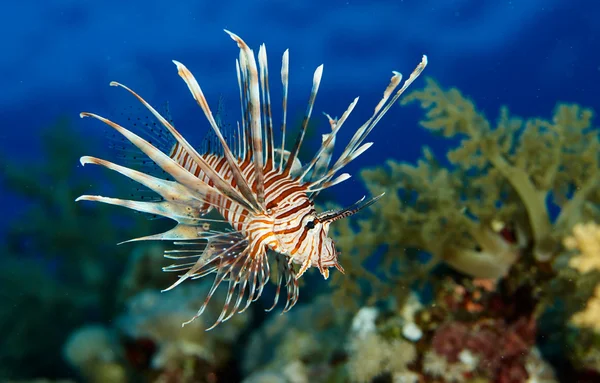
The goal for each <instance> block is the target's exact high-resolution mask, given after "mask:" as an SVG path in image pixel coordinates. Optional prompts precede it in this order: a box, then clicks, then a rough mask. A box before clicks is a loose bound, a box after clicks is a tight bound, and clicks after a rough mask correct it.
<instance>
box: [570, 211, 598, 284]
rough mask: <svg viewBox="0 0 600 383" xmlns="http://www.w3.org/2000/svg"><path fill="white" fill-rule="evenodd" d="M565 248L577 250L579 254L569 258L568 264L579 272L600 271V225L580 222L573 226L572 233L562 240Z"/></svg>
mask: <svg viewBox="0 0 600 383" xmlns="http://www.w3.org/2000/svg"><path fill="white" fill-rule="evenodd" d="M563 243H564V245H565V248H566V249H567V250H578V251H579V254H577V255H576V256H574V257H572V258H571V259H570V260H569V266H571V267H572V268H574V269H576V270H578V271H579V272H581V273H587V272H590V271H592V270H598V271H600V226H599V225H597V224H595V223H593V222H590V223H585V224H584V223H580V224H577V225H575V227H574V228H573V235H572V236H569V237H566V238H565V240H564V241H563Z"/></svg>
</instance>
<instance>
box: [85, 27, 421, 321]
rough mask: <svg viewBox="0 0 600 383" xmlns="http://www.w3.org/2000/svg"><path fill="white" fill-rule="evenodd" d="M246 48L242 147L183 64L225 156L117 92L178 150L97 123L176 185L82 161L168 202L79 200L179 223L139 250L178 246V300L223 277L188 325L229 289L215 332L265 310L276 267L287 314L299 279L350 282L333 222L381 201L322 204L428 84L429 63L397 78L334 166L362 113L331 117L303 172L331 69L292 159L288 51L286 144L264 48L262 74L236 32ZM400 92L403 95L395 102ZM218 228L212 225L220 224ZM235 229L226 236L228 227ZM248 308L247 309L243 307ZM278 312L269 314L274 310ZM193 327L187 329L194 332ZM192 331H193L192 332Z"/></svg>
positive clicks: (240, 73)
mask: <svg viewBox="0 0 600 383" xmlns="http://www.w3.org/2000/svg"><path fill="white" fill-rule="evenodd" d="M227 33H228V34H229V35H230V36H231V37H232V39H233V40H234V41H236V42H237V45H238V47H239V48H240V54H239V59H238V60H236V70H237V77H238V83H239V88H240V100H241V122H240V123H239V124H238V132H237V135H234V137H233V140H231V139H229V140H228V139H227V138H226V137H225V136H224V134H223V132H222V131H221V128H220V126H219V124H218V123H217V121H216V119H215V117H214V116H213V114H212V112H211V109H210V108H209V106H208V103H207V101H206V98H205V97H204V94H203V92H202V90H201V88H200V86H199V84H198V83H197V81H196V79H195V78H194V76H193V75H192V74H191V73H190V71H189V70H188V69H187V68H186V67H185V66H184V65H183V64H181V63H179V62H176V61H174V63H175V65H176V66H177V69H178V73H179V75H180V76H181V77H182V78H183V80H184V81H185V83H186V84H187V86H188V88H189V90H190V92H191V93H192V96H193V97H194V99H195V100H196V102H197V103H198V105H199V106H200V107H201V108H202V110H203V112H204V114H205V116H206V118H207V120H208V122H209V125H210V126H211V128H212V133H213V134H214V140H215V141H216V142H217V143H218V145H219V150H218V151H214V150H212V151H211V150H209V151H206V152H205V153H200V152H198V151H197V150H196V149H194V148H193V147H192V146H191V145H190V144H189V143H188V142H187V140H186V139H185V138H184V137H182V136H181V134H180V133H179V132H178V131H177V130H176V129H175V127H174V126H173V125H172V124H171V123H170V122H169V121H168V120H167V119H166V118H165V117H163V116H162V115H161V114H160V113H159V112H158V111H156V110H155V109H154V108H153V107H152V106H150V104H148V103H147V102H146V101H145V100H144V99H142V97H140V96H139V95H138V94H136V93H135V92H134V91H132V90H131V89H129V88H127V87H126V86H124V85H121V84H119V83H116V82H111V85H112V86H119V87H122V88H124V89H126V90H127V91H129V92H130V93H131V94H132V95H133V96H134V97H136V98H137V99H138V100H139V101H140V102H141V103H142V104H143V105H144V106H145V107H146V108H147V109H148V110H149V111H150V112H151V114H153V115H154V117H155V118H156V119H157V120H158V122H160V124H161V125H162V126H163V127H164V129H165V130H166V131H168V133H169V134H170V137H171V139H172V142H173V145H172V146H171V148H170V150H160V149H159V148H158V147H156V146H155V145H154V144H152V143H151V142H150V141H147V140H145V139H143V138H142V137H140V136H138V135H136V134H135V133H133V132H131V131H130V130H128V129H126V128H124V127H122V126H120V125H118V124H116V123H114V122H112V121H110V120H108V119H105V118H103V117H100V116H98V115H95V114H92V113H81V116H82V117H94V118H96V119H98V120H100V121H102V122H104V123H106V124H107V125H109V126H110V127H112V128H114V129H115V130H116V131H117V132H118V133H120V134H121V135H122V136H123V137H124V139H126V140H127V141H129V142H130V143H131V144H133V145H134V146H135V147H137V148H138V149H139V150H141V151H142V152H143V153H144V154H145V155H146V156H148V157H149V158H150V159H151V160H152V161H153V162H154V163H155V164H156V165H157V166H158V167H159V168H160V169H162V170H163V171H164V172H166V173H167V174H168V175H169V176H170V178H171V179H168V180H167V179H163V178H159V177H155V176H153V175H150V174H147V173H145V172H142V171H139V170H134V169H131V168H128V167H124V166H121V165H117V164H115V163H112V162H109V161H105V160H101V159H98V158H94V157H87V156H86V157H82V159H81V163H82V164H88V163H91V164H97V165H102V166H104V167H106V168H109V169H111V170H114V171H117V172H119V173H121V174H123V175H124V176H126V177H128V178H130V179H132V180H133V181H136V182H138V183H139V184H141V185H143V186H145V187H147V188H149V189H151V190H152V191H154V192H155V193H157V194H158V195H159V196H160V197H161V198H160V199H159V200H155V201H135V200H123V199H116V198H108V197H102V196H92V195H84V196H81V197H79V198H78V199H77V200H78V201H79V200H88V201H98V202H104V203H108V204H113V205H119V206H124V207H127V208H130V209H133V210H137V211H141V212H145V213H150V214H155V215H159V216H163V217H168V218H171V219H173V220H174V221H176V222H177V225H176V226H175V227H174V228H172V229H171V230H169V231H167V232H165V233H160V234H155V235H150V236H146V237H142V238H136V239H133V240H132V241H139V240H165V241H173V242H174V243H175V244H176V245H178V246H177V248H176V249H174V250H168V251H166V252H165V256H166V257H167V258H171V259H175V260H177V261H178V263H176V264H174V265H171V266H168V267H165V268H164V269H165V270H166V271H175V272H178V273H179V274H180V276H179V279H178V280H177V281H176V282H175V283H174V284H173V285H172V286H170V287H168V288H167V289H166V290H170V289H172V288H174V287H176V286H177V285H179V284H180V283H181V282H183V281H185V280H186V279H197V278H201V277H204V276H206V275H208V274H215V279H214V282H213V285H212V288H211V289H210V291H209V293H208V295H207V297H206V299H205V301H204V303H203V305H202V307H200V309H199V311H198V313H197V314H196V315H195V316H194V317H193V318H192V319H190V321H189V322H191V321H192V320H194V319H195V318H197V317H198V316H200V315H201V314H202V312H203V311H204V309H205V308H206V306H207V304H208V302H209V300H210V299H211V297H212V296H213V294H214V292H215V290H216V289H217V287H218V286H219V285H220V284H221V283H222V282H227V284H228V293H227V296H226V298H225V303H224V307H223V310H222V312H221V314H220V316H219V318H218V319H217V321H216V322H215V324H214V325H213V326H212V327H211V328H213V327H214V326H216V325H218V324H219V323H220V322H222V321H225V320H227V319H229V318H230V317H231V316H232V315H233V314H235V313H236V312H242V311H244V310H246V309H247V308H248V306H249V305H250V304H251V303H252V302H253V301H256V300H257V299H258V298H259V297H260V296H261V294H262V291H263V289H264V287H265V285H266V283H267V282H268V280H269V277H270V275H271V266H272V265H276V267H277V281H276V286H277V290H276V296H275V301H274V303H273V306H272V307H271V308H270V309H272V308H273V307H275V305H276V304H277V301H278V297H279V293H280V290H281V287H282V286H285V288H286V290H287V300H286V305H285V308H284V312H285V311H287V310H289V309H290V308H291V307H293V306H294V304H295V303H296V302H297V300H298V284H297V279H298V278H300V276H302V274H303V273H304V272H305V271H306V270H307V269H308V268H310V267H316V268H318V269H319V271H320V273H321V274H322V275H323V277H324V278H328V276H329V268H331V267H335V268H336V269H338V270H339V271H341V272H343V269H342V267H341V265H340V264H339V262H338V253H337V252H336V250H335V246H334V243H333V240H332V239H331V238H330V237H329V236H328V232H329V226H330V224H331V223H332V222H334V221H336V220H338V219H340V218H344V217H348V216H350V215H352V214H354V213H356V212H357V211H359V210H360V209H362V208H364V207H366V206H369V205H370V204H372V203H373V202H375V201H376V200H377V199H378V198H379V197H380V196H377V197H374V198H371V199H368V200H365V198H364V197H363V198H362V199H361V200H359V201H358V202H356V203H355V204H354V205H352V206H350V207H347V208H345V209H341V210H337V211H326V212H321V213H318V212H317V211H316V210H315V206H314V202H313V201H314V199H315V197H316V196H317V195H318V193H319V192H320V191H321V190H323V189H327V188H329V187H331V186H333V185H336V184H338V183H340V182H342V181H345V180H346V179H348V178H349V177H350V176H349V175H348V174H346V173H343V174H340V175H338V172H339V171H340V170H341V169H342V168H344V166H346V165H347V164H348V163H349V162H351V161H352V160H354V159H355V158H356V157H358V156H359V155H360V154H362V153H363V152H364V151H365V150H367V149H368V148H369V147H370V146H371V143H364V140H365V138H366V137H367V135H368V134H369V132H370V131H371V130H372V129H373V127H374V126H375V125H376V124H377V123H378V122H379V120H380V119H381V117H382V116H383V115H384V114H385V113H386V112H387V111H388V109H389V108H390V107H391V105H392V104H393V103H395V102H396V100H397V99H398V98H399V97H400V95H401V94H402V93H403V92H404V91H405V90H406V88H407V87H408V86H409V85H410V84H411V83H412V82H413V81H414V80H415V79H416V78H417V77H418V76H419V74H420V73H421V72H422V71H423V69H424V68H425V66H426V65H427V59H426V57H425V56H423V60H422V61H421V63H420V64H419V65H418V66H417V68H416V69H415V70H414V71H413V73H412V74H411V75H410V76H409V78H408V79H407V80H406V81H405V82H404V83H403V84H402V86H401V87H400V89H398V90H396V89H397V88H398V86H399V85H400V83H401V80H402V76H401V75H400V74H399V73H396V72H394V75H393V76H392V79H391V81H390V84H389V85H388V86H387V88H386V89H385V91H384V94H383V97H382V99H381V101H380V102H379V103H378V104H377V105H376V107H375V110H374V113H373V115H372V116H371V118H369V119H368V120H367V121H366V122H365V123H364V124H363V125H362V126H361V127H360V128H358V129H357V131H356V133H355V134H354V136H353V137H352V139H351V140H350V142H349V143H348V145H347V146H346V148H345V149H344V150H343V152H342V153H341V155H340V157H339V158H338V159H337V161H335V162H334V163H333V164H331V159H332V152H333V147H334V144H335V137H336V134H337V133H338V132H339V130H340V128H341V127H342V125H343V124H344V123H345V122H346V119H347V118H348V116H349V115H350V113H351V112H352V110H353V109H354V107H355V105H356V103H357V102H358V98H356V99H354V100H353V101H352V102H351V103H350V105H349V107H348V109H347V110H346V111H345V112H344V113H343V114H342V116H341V117H340V118H339V119H337V118H336V119H334V118H331V117H330V116H329V115H326V116H327V118H328V120H329V123H330V126H331V132H330V133H328V134H325V135H323V141H322V143H321V147H320V148H319V150H318V151H317V153H316V154H315V156H314V157H313V159H312V160H311V161H309V162H308V163H306V164H305V165H304V166H302V164H301V163H300V162H299V160H298V153H299V150H300V147H301V145H302V141H303V139H304V135H305V132H306V129H307V126H308V122H309V119H310V117H311V114H312V110H313V105H314V102H315V98H316V95H317V92H318V89H319V84H320V81H321V75H322V72H323V66H322V65H321V66H319V67H318V68H317V69H316V71H315V73H314V77H313V86H312V92H311V94H310V97H309V101H308V107H307V110H306V114H305V116H304V119H303V122H302V125H301V127H300V132H299V133H298V136H297V138H296V141H295V144H294V146H293V147H292V148H291V150H289V151H287V150H285V145H284V144H285V131H286V116H287V94H288V57H289V56H288V51H285V52H284V54H283V58H282V67H281V81H282V85H283V103H282V123H281V132H282V134H281V136H282V137H281V140H277V142H278V143H279V144H277V143H276V140H275V137H274V129H273V120H272V114H271V102H270V92H269V77H268V68H267V67H268V66H267V55H266V48H265V46H264V45H262V46H261V47H260V50H259V52H258V65H257V61H256V57H255V55H254V52H253V51H252V50H251V49H250V48H249V47H248V46H247V45H246V43H245V42H244V41H243V40H242V39H240V38H239V37H238V36H236V35H235V34H233V33H230V32H227ZM394 91H395V92H396V93H395V94H394ZM211 211H212V212H213V213H215V214H216V218H209V217H211V216H215V214H208V213H209V212H211ZM224 225H226V226H227V227H223V226H224ZM244 300H245V302H244ZM270 309H269V310H270ZM189 322H186V323H189ZM184 324H185V323H184Z"/></svg>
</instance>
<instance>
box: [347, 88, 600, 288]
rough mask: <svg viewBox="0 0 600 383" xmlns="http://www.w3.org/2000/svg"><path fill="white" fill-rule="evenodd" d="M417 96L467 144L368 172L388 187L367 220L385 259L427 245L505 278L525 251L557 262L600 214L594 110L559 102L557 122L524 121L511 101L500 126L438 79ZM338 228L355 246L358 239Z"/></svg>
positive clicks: (428, 124) (486, 274) (374, 183)
mask: <svg viewBox="0 0 600 383" xmlns="http://www.w3.org/2000/svg"><path fill="white" fill-rule="evenodd" d="M411 102H419V103H420V105H421V107H422V108H424V109H425V110H426V111H427V113H426V117H425V119H424V120H423V121H421V124H422V125H423V126H424V127H425V128H427V129H428V130H431V131H433V132H436V133H439V134H440V135H443V136H445V137H448V138H460V139H462V141H461V142H460V145H459V146H458V147H456V148H454V149H452V150H450V151H449V152H448V160H449V161H450V163H451V166H449V167H447V168H446V167H443V166H441V165H440V162H439V161H438V160H437V159H436V158H435V156H434V154H433V153H432V152H431V151H430V150H428V149H425V150H424V157H423V158H422V159H421V160H419V162H418V163H417V165H415V166H413V165H410V164H406V163H398V162H396V161H394V160H390V161H388V163H387V167H386V168H375V169H367V170H364V171H363V172H362V173H361V175H362V178H363V180H364V181H365V184H366V185H367V187H368V188H369V189H370V192H371V193H373V194H379V193H381V192H387V193H386V196H385V197H383V198H382V199H381V201H380V202H379V203H378V204H376V205H375V206H374V207H373V209H372V212H373V217H371V221H370V222H362V223H359V225H361V227H362V226H365V225H368V227H364V228H366V229H367V230H366V231H363V232H362V233H361V237H362V236H363V234H364V233H365V232H367V233H369V234H368V236H367V237H368V240H369V241H371V243H372V244H373V243H385V244H387V245H388V246H387V251H388V253H386V254H384V257H383V259H384V261H387V262H393V261H391V260H393V259H398V256H397V254H399V253H406V249H417V250H425V251H426V252H428V253H430V254H432V255H433V256H434V259H436V260H442V261H444V262H446V263H447V264H449V265H451V266H452V267H454V268H455V269H457V270H459V271H462V272H464V273H466V274H469V275H471V276H475V277H479V278H491V279H498V278H501V277H503V276H506V274H507V272H508V270H509V269H510V267H511V266H512V265H513V264H514V263H515V262H516V261H517V260H518V259H519V258H520V257H521V256H522V255H523V254H524V253H527V255H528V254H531V255H532V256H531V257H528V258H529V262H530V263H533V262H547V261H549V260H551V259H553V257H555V256H556V254H558V253H559V252H560V251H561V239H562V238H563V237H564V235H565V234H566V233H567V232H568V231H569V230H570V229H571V227H572V226H573V225H574V224H575V223H577V222H579V221H580V220H581V219H583V218H590V217H600V210H598V209H597V204H598V202H599V201H600V193H599V192H598V190H599V189H600V188H598V187H597V186H599V185H600V157H599V156H598V153H600V140H599V131H600V130H599V129H597V128H594V127H593V126H592V111H591V110H589V109H584V108H581V107H580V106H578V105H567V104H560V105H558V106H557V107H556V109H555V112H554V115H553V117H552V119H550V120H545V119H541V118H533V119H528V120H523V119H521V118H517V117H513V116H511V115H510V114H509V112H508V109H507V108H502V109H501V111H500V116H499V118H498V121H497V123H496V125H495V127H492V124H491V123H490V122H489V121H488V120H487V119H486V118H485V116H484V115H483V113H481V112H479V111H478V110H477V109H476V107H475V105H474V103H473V102H472V101H470V100H468V99H467V98H465V97H464V96H462V95H461V93H460V92H459V91H458V90H456V89H450V90H444V89H442V88H440V87H439V85H438V84H437V83H435V82H434V81H433V80H431V79H429V80H427V85H426V87H425V88H424V89H423V90H417V91H415V92H413V93H411V94H409V95H408V96H406V97H405V98H404V99H403V101H402V103H403V104H408V103H411ZM550 197H551V198H550ZM549 199H551V200H552V202H553V203H554V204H555V205H556V206H557V207H558V208H559V209H560V212H559V214H558V215H557V216H556V217H553V216H552V214H551V213H550V211H551V210H550V208H549V205H548V203H547V202H548V200H549ZM346 231H347V230H346ZM339 234H340V236H341V237H346V241H350V243H349V244H346V245H347V247H348V248H349V249H352V247H353V246H354V244H353V243H352V242H353V241H355V240H353V239H352V237H347V233H346V234H345V233H344V232H343V231H342V230H340V233H339ZM361 240H362V239H361ZM341 243H342V245H344V240H341Z"/></svg>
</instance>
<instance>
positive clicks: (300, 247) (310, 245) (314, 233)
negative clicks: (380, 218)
mask: <svg viewBox="0 0 600 383" xmlns="http://www.w3.org/2000/svg"><path fill="white" fill-rule="evenodd" d="M382 196H383V194H381V195H379V196H376V197H374V198H371V199H368V200H365V197H363V198H361V199H360V200H359V201H357V202H356V203H354V204H353V205H351V206H348V207H346V208H343V209H338V210H328V211H325V212H323V213H320V214H316V212H315V210H314V208H313V207H312V204H311V206H310V207H309V208H308V209H309V210H308V211H307V212H305V213H303V212H302V211H296V213H297V214H298V215H297V216H298V218H299V220H300V222H299V223H298V225H297V228H298V229H299V230H297V229H291V230H281V232H283V233H285V234H284V235H282V236H280V237H279V243H280V244H281V245H282V250H283V252H284V253H286V254H288V255H290V260H293V261H294V262H295V263H299V264H301V265H302V267H301V268H300V271H299V272H298V274H297V278H299V277H300V276H301V275H302V274H304V272H305V271H306V270H307V269H308V268H309V267H311V266H312V267H317V268H318V269H319V272H320V273H321V275H323V277H324V278H325V279H327V278H328V277H329V268H331V267H335V268H336V269H338V270H339V271H340V272H342V273H343V272H344V269H343V267H342V266H341V265H340V263H339V262H338V257H339V253H338V252H337V251H336V248H335V243H334V241H333V239H332V238H331V237H330V236H329V227H330V225H331V223H333V222H335V221H337V220H338V219H342V218H345V217H349V216H351V215H353V214H355V213H357V212H358V211H360V210H361V209H364V208H365V207H367V206H369V205H371V204H372V203H374V202H375V201H377V200H378V199H379V198H381V197H382ZM275 225H276V227H275V230H276V231H278V229H279V227H284V226H286V225H290V221H289V220H282V221H281V222H277V221H276V223H275ZM279 225H281V226H279ZM287 227H289V226H287Z"/></svg>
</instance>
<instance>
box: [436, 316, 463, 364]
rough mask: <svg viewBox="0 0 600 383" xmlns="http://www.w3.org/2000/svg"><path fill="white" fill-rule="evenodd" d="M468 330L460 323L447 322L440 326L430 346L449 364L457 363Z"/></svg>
mask: <svg viewBox="0 0 600 383" xmlns="http://www.w3.org/2000/svg"><path fill="white" fill-rule="evenodd" d="M468 332H469V329H468V327H467V325H466V324H464V323H461V322H448V323H444V324H443V325H441V326H440V327H439V328H438V329H437V330H436V332H435V335H434V336H433V339H432V341H431V346H432V347H433V349H434V350H435V352H436V353H437V354H438V355H442V356H444V357H445V358H446V360H447V361H449V362H452V363H454V362H457V361H458V354H460V352H461V351H462V350H463V349H464V348H465V340H466V339H467V334H468Z"/></svg>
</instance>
